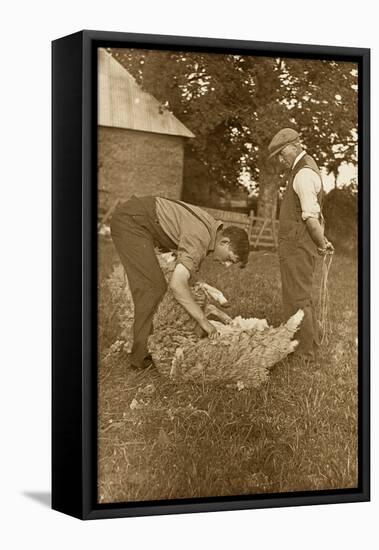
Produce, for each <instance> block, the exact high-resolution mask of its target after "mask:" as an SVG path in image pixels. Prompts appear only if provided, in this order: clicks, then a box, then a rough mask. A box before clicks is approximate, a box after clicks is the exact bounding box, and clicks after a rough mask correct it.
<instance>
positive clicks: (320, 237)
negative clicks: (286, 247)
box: [305, 218, 326, 248]
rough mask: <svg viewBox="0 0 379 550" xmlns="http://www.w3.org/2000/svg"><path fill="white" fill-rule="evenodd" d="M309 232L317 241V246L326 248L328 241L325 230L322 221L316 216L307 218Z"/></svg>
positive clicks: (313, 239) (314, 240) (315, 241)
mask: <svg viewBox="0 0 379 550" xmlns="http://www.w3.org/2000/svg"><path fill="white" fill-rule="evenodd" d="M305 223H306V226H307V229H308V232H309V234H310V236H311V238H312V241H313V242H314V243H315V245H316V246H317V248H325V245H326V242H325V237H324V230H323V228H322V227H321V224H320V222H319V221H318V220H317V219H316V218H308V219H307V220H305Z"/></svg>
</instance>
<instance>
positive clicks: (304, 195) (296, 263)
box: [268, 128, 333, 361]
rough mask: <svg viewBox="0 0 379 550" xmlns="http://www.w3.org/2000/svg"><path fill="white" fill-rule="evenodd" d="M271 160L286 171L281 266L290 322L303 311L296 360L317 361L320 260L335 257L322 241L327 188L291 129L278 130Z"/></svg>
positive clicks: (325, 242)
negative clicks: (316, 302) (316, 278)
mask: <svg viewBox="0 0 379 550" xmlns="http://www.w3.org/2000/svg"><path fill="white" fill-rule="evenodd" d="M268 151H269V158H273V157H277V158H278V159H279V161H280V162H281V164H283V165H284V167H285V168H286V169H287V170H288V177H287V187H286V190H285V193H284V197H283V201H282V204H281V208H280V215H279V260H280V272H281V279H282V294H283V310H284V315H285V317H286V318H288V317H290V316H291V315H293V314H294V313H295V312H296V311H297V310H298V309H302V310H303V311H304V319H303V322H302V324H301V327H300V330H299V333H298V340H299V346H298V348H297V350H296V355H297V356H299V357H301V358H304V359H307V360H311V361H312V360H313V359H314V356H315V351H316V347H317V346H318V345H319V327H318V322H317V317H316V311H315V307H314V303H313V299H312V286H313V278H314V273H315V268H316V258H317V256H318V255H325V254H328V253H332V252H333V246H332V244H331V243H330V242H329V241H328V240H327V239H326V238H325V236H324V219H323V216H322V198H323V187H322V180H321V174H320V170H319V168H318V166H317V164H316V162H315V161H314V159H313V158H312V157H311V156H309V155H308V154H307V153H306V151H305V150H304V149H303V147H302V146H301V143H300V139H299V134H298V133H297V132H296V131H295V130H293V129H292V128H284V129H282V130H280V131H279V132H278V133H277V134H276V135H275V136H274V137H273V138H272V140H271V143H270V145H269V146H268Z"/></svg>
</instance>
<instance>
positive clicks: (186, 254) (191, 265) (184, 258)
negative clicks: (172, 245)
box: [176, 227, 210, 274]
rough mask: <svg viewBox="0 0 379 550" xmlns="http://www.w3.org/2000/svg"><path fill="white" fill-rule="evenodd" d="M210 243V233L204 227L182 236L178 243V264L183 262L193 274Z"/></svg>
mask: <svg viewBox="0 0 379 550" xmlns="http://www.w3.org/2000/svg"><path fill="white" fill-rule="evenodd" d="M209 245H210V235H209V232H208V231H207V229H206V228H205V227H204V229H203V228H199V230H198V232H196V234H195V233H193V232H189V233H186V234H183V235H181V236H180V239H179V243H178V255H177V259H176V263H177V264H182V265H184V267H186V268H187V269H188V271H189V272H190V273H191V274H192V273H195V272H196V271H197V270H198V269H199V267H200V264H201V262H202V261H203V260H204V258H205V256H206V255H207V252H208V248H209Z"/></svg>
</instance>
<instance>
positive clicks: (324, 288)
mask: <svg viewBox="0 0 379 550" xmlns="http://www.w3.org/2000/svg"><path fill="white" fill-rule="evenodd" d="M332 261H333V254H326V255H325V256H324V257H323V261H322V274H321V285H320V296H319V325H320V329H321V344H323V343H324V341H325V342H326V343H328V342H329V340H328V334H329V332H330V331H329V328H330V323H329V291H328V277H329V271H330V267H331V265H332Z"/></svg>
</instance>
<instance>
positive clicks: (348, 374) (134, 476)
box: [98, 243, 357, 503]
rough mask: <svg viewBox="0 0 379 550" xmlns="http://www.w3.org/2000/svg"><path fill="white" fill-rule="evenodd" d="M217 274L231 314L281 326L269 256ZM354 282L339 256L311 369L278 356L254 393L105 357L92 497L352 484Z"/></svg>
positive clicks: (347, 262)
mask: <svg viewBox="0 0 379 550" xmlns="http://www.w3.org/2000/svg"><path fill="white" fill-rule="evenodd" d="M101 252H102V253H101V254H100V281H99V282H100V283H101V284H102V288H103V289H104V288H106V283H105V286H104V281H105V280H106V275H107V273H109V270H110V264H111V263H112V262H113V261H117V259H116V258H115V256H114V251H113V250H112V245H111V243H107V244H106V245H103V248H102V250H101ZM217 269H218V270H217ZM217 269H216V266H215V265H214V264H212V263H211V262H209V261H206V262H205V264H204V265H203V267H202V270H201V276H202V277H203V278H204V279H205V280H206V281H207V282H208V283H210V284H213V285H214V286H216V287H218V288H220V289H221V290H222V291H223V292H224V293H225V295H226V296H227V298H228V299H229V300H230V302H231V303H232V307H231V310H230V313H231V314H232V315H237V314H240V315H243V316H254V317H265V318H267V319H268V321H269V322H270V323H271V324H274V325H277V324H279V323H280V321H281V320H282V319H281V303H280V276H279V264H278V259H277V257H276V255H275V254H271V253H270V254H267V253H262V252H259V253H252V254H251V259H250V262H249V265H248V267H247V268H246V269H244V270H240V269H238V268H237V267H232V268H230V269H228V270H225V269H223V268H222V269H220V268H219V267H218V268H217ZM319 271H320V270H319ZM318 277H319V274H318ZM356 284H357V280H356V261H355V260H354V259H353V258H348V257H343V256H336V257H335V258H334V260H333V264H332V267H331V271H330V275H329V291H330V307H329V321H330V331H329V334H328V341H327V342H324V344H323V346H322V347H321V349H320V353H319V356H318V358H317V361H316V364H315V365H312V366H311V365H309V364H306V363H301V362H299V361H298V360H295V359H289V360H286V361H283V362H282V363H280V364H278V365H277V366H276V367H275V368H274V369H273V371H272V373H271V377H270V380H269V382H268V383H267V384H266V385H265V386H263V387H261V388H259V389H257V390H247V389H243V390H242V391H237V389H236V388H235V387H233V388H230V387H223V386H221V385H219V386H218V385H212V386H211V385H209V386H202V385H195V384H182V385H176V384H174V383H172V382H171V381H170V380H166V379H159V378H156V377H154V376H153V375H150V374H136V373H134V372H132V371H130V369H129V364H128V357H127V355H126V354H125V353H124V354H122V353H121V354H120V353H115V354H114V357H111V359H110V360H108V361H107V362H106V364H105V362H101V361H100V364H99V384H98V389H99V411H98V428H99V429H98V467H99V470H98V500H99V502H102V503H105V502H128V501H143V500H159V499H180V498H192V497H211V496H221V495H243V494H257V493H267V492H268V493H272V492H275V493H276V492H283V491H284V492H288V491H304V490H323V489H336V488H338V489H340V488H349V487H355V486H357V350H356V336H357V302H356V296H357V288H356ZM315 297H316V298H317V288H315ZM101 298H102V297H101V296H100V299H99V303H100V310H99V314H100V323H102V327H103V331H104V330H105V331H107V327H106V326H104V322H105V320H107V319H110V318H111V317H112V315H111V312H109V311H107V304H108V305H109V301H108V300H102V299H101ZM105 324H106V323H105ZM105 336H106V337H104V338H103V340H102V341H103V342H106V341H107V342H108V343H109V342H111V341H112V339H113V341H116V340H117V339H118V336H119V335H118V334H117V323H116V322H115V320H114V316H113V319H112V322H110V323H109V327H108V333H107V334H106V335H105ZM100 351H102V350H100Z"/></svg>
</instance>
